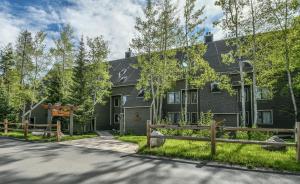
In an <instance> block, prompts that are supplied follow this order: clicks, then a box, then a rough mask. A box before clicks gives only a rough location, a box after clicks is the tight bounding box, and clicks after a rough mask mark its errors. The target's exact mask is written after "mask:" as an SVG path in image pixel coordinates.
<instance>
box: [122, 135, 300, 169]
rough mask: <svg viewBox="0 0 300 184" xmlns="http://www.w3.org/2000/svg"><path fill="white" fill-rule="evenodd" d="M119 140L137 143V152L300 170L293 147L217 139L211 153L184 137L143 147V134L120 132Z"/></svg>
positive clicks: (252, 166)
mask: <svg viewBox="0 0 300 184" xmlns="http://www.w3.org/2000/svg"><path fill="white" fill-rule="evenodd" d="M117 138H118V139H119V140H121V141H126V142H132V143H136V144H138V145H139V151H138V153H140V154H148V155H157V156H166V157H174V158H185V159H193V160H214V161H218V162H224V163H229V164H239V165H243V166H247V167H248V168H254V167H265V168H272V169H276V170H287V171H300V164H299V163H297V162H296V159H295V157H296V149H295V148H294V147H290V148H288V149H287V151H266V150H264V149H262V148H261V146H259V145H241V144H232V143H217V154H216V155H215V156H214V157H211V155H210V143H208V142H199V141H185V140H167V141H166V142H165V144H164V145H163V146H162V147H159V148H152V149H149V148H147V147H146V136H119V137H117Z"/></svg>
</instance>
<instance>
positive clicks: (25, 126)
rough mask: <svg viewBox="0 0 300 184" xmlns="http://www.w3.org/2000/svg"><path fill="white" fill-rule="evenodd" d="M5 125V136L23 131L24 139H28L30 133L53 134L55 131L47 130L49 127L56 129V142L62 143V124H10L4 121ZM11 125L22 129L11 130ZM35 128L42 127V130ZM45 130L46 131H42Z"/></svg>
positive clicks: (58, 122) (25, 122) (26, 122)
mask: <svg viewBox="0 0 300 184" xmlns="http://www.w3.org/2000/svg"><path fill="white" fill-rule="evenodd" d="M2 124H3V125H4V128H3V130H4V134H7V133H8V132H9V131H21V132H23V133H24V138H25V139H28V133H29V132H43V133H50V134H51V133H52V132H54V131H51V130H47V128H49V127H56V131H55V136H56V140H57V141H60V140H61V136H62V133H61V122H60V121H57V123H56V124H51V125H49V124H29V123H28V121H27V120H26V121H24V122H23V123H10V122H8V120H7V119H5V120H4V122H3V123H2ZM11 125H19V126H20V127H22V128H11V127H10V126H11ZM29 127H34V128H29ZM35 127H40V129H37V128H35ZM42 128H44V129H42Z"/></svg>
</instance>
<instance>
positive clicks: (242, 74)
mask: <svg viewBox="0 0 300 184" xmlns="http://www.w3.org/2000/svg"><path fill="white" fill-rule="evenodd" d="M239 68H240V78H241V97H242V126H243V127H245V126H246V104H245V103H246V99H245V83H244V73H243V63H242V61H241V60H240V58H239Z"/></svg>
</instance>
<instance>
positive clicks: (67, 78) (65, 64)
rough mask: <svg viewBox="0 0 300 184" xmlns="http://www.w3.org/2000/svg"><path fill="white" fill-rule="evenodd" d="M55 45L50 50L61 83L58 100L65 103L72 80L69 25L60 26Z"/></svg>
mask: <svg viewBox="0 0 300 184" xmlns="http://www.w3.org/2000/svg"><path fill="white" fill-rule="evenodd" d="M54 42H55V47H54V48H52V49H51V50H50V52H51V53H52V55H53V56H54V58H55V62H56V63H57V67H58V71H59V78H60V80H61V84H60V85H59V87H60V88H58V89H57V90H59V92H57V93H59V94H61V96H60V98H59V102H62V103H66V102H67V101H68V99H69V95H70V84H71V81H72V65H73V59H74V56H73V54H74V53H73V47H74V46H73V45H74V44H73V30H72V28H71V26H70V25H67V26H65V27H63V28H62V30H61V32H60V37H59V38H58V39H57V40H54Z"/></svg>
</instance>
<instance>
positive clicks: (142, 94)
mask: <svg viewBox="0 0 300 184" xmlns="http://www.w3.org/2000/svg"><path fill="white" fill-rule="evenodd" d="M144 96H145V90H143V89H141V90H140V91H139V92H138V94H137V97H139V98H143V97H144Z"/></svg>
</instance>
